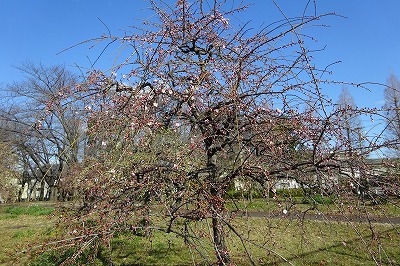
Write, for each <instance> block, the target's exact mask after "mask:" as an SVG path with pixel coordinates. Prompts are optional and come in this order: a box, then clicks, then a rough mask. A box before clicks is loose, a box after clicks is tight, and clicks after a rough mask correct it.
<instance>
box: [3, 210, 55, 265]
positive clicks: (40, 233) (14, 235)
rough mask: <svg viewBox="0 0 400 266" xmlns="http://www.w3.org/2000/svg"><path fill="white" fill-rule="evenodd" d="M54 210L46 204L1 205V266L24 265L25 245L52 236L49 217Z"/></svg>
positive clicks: (51, 223)
mask: <svg viewBox="0 0 400 266" xmlns="http://www.w3.org/2000/svg"><path fill="white" fill-rule="evenodd" d="M53 210H54V208H53V207H50V206H48V205H46V204H43V203H40V204H20V205H19V206H4V205H0V265H24V264H25V262H26V261H27V259H28V254H27V253H23V252H22V251H24V250H25V246H24V244H25V243H34V242H35V241H40V240H41V239H44V238H45V237H46V236H47V235H49V234H51V231H52V225H53V222H52V220H51V219H49V218H48V215H49V214H51V213H52V212H53Z"/></svg>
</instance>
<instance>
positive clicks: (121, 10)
mask: <svg viewBox="0 0 400 266" xmlns="http://www.w3.org/2000/svg"><path fill="white" fill-rule="evenodd" d="M166 1H167V2H172V1H168V0H166ZM249 2H251V3H254V5H253V6H252V7H251V8H250V9H249V10H248V13H247V14H248V15H247V16H246V19H248V20H251V21H252V22H251V25H252V26H254V27H256V26H258V25H259V24H262V23H264V24H269V23H271V22H273V21H275V20H276V19H280V18H282V16H281V15H280V13H279V11H278V10H277V9H276V7H275V6H274V4H273V3H272V1H270V0H250V1H249ZM276 2H277V3H278V4H279V5H280V7H281V8H282V10H283V11H284V12H285V13H286V14H287V15H288V16H295V15H297V16H298V15H301V14H302V11H303V9H304V6H305V3H306V2H307V1H306V0H292V1H290V0H276ZM146 6H148V3H147V2H146V1H145V0H130V1H128V0H114V1H111V0H96V1H94V0H35V1H33V0H0V23H1V24H0V25H1V27H0V36H2V40H3V41H1V42H0V51H1V52H0V86H1V85H5V84H7V83H9V82H11V81H14V80H18V79H20V78H21V75H20V74H19V72H18V70H16V69H14V68H13V67H12V66H13V65H14V66H15V65H18V64H20V63H21V62H22V61H24V60H31V61H33V62H41V63H43V64H45V65H52V64H66V65H67V66H69V65H71V66H72V65H74V64H78V65H80V66H90V62H89V61H90V60H91V61H93V60H94V59H95V58H96V56H97V55H98V51H99V50H96V48H95V49H89V47H88V46H87V45H86V46H85V45H83V46H79V47H77V48H74V49H71V50H68V51H66V52H63V53H61V54H59V55H57V53H58V52H60V51H62V50H63V49H65V48H68V47H70V46H72V45H74V44H77V43H79V42H81V41H84V40H87V39H90V38H94V37H99V36H101V35H102V34H106V33H107V29H106V28H105V27H104V25H103V24H102V23H101V22H100V21H99V20H98V18H100V19H101V20H102V21H103V22H104V23H105V24H106V25H107V26H108V27H109V28H110V30H111V32H112V33H113V34H121V33H122V31H121V29H127V28H128V27H129V25H132V24H133V23H138V21H137V19H138V18H143V17H146V16H149V14H148V13H147V12H146V9H145V7H146ZM317 11H318V12H319V13H326V12H337V13H338V14H340V15H343V16H346V17H347V18H340V17H330V18H328V19H326V20H324V23H325V24H328V25H330V27H329V28H314V29H313V30H312V31H311V32H310V33H311V34H312V35H313V36H314V37H315V38H316V39H318V42H317V43H315V45H316V46H317V47H320V48H322V47H324V46H326V48H325V51H323V52H321V53H319V54H318V55H317V57H316V59H315V63H316V64H317V65H319V66H321V67H324V66H326V65H328V64H330V63H332V62H335V61H338V60H340V61H342V63H341V64H337V65H335V66H333V67H331V68H330V70H332V71H333V72H334V74H333V75H331V76H330V77H329V78H331V79H335V80H343V81H354V82H364V81H371V82H378V83H385V82H386V78H387V76H388V75H389V73H390V72H393V73H395V74H397V75H400V51H399V47H400V34H399V33H400V19H399V18H398V15H399V14H400V1H399V0H350V1H349V0H335V1H333V0H317ZM99 48H100V47H99ZM87 57H89V58H90V59H88V58H87ZM111 59H112V58H110V57H109V58H105V60H109V61H110V60H111ZM98 67H102V65H101V64H100V65H99V66H98ZM370 89H371V92H367V91H364V90H360V89H351V93H352V94H353V97H354V98H355V100H356V103H357V105H359V106H369V107H373V106H380V105H382V101H383V88H380V87H377V86H371V87H370ZM338 93H339V92H338V90H337V89H335V90H333V91H332V92H331V93H330V95H331V96H332V97H333V98H335V97H336V96H337V94H338Z"/></svg>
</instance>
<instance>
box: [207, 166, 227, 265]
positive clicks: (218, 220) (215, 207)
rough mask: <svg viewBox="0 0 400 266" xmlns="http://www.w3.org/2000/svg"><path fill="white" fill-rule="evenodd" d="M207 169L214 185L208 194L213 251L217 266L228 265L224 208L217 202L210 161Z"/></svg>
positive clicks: (217, 185)
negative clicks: (210, 208)
mask: <svg viewBox="0 0 400 266" xmlns="http://www.w3.org/2000/svg"><path fill="white" fill-rule="evenodd" d="M208 167H209V169H210V180H213V183H214V186H213V187H212V188H211V191H210V192H211V195H212V203H211V204H212V231H213V241H214V249H215V253H216V256H217V259H218V262H217V265H219V266H223V265H229V264H230V261H231V259H230V256H229V252H228V248H227V246H226V243H225V234H224V225H223V222H222V219H223V210H224V206H223V203H221V201H220V200H219V199H220V196H221V195H219V193H220V192H219V190H218V189H217V188H218V187H219V182H218V180H217V179H218V178H217V171H216V165H215V163H214V162H212V161H211V160H208ZM221 204H222V205H221Z"/></svg>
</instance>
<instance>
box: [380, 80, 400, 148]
mask: <svg viewBox="0 0 400 266" xmlns="http://www.w3.org/2000/svg"><path fill="white" fill-rule="evenodd" d="M384 108H385V109H386V111H387V118H386V122H387V131H386V133H387V136H388V138H389V139H390V140H391V141H393V142H394V145H393V148H394V150H395V153H396V154H397V155H398V154H399V141H400V80H399V79H398V78H397V76H396V75H395V74H393V73H392V74H390V75H389V77H388V79H387V87H386V88H385V106H384Z"/></svg>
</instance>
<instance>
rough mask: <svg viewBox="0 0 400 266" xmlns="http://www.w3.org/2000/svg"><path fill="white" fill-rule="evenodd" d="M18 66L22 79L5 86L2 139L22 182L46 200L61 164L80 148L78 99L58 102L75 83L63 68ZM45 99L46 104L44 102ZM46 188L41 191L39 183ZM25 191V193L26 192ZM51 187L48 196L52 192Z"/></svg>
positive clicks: (73, 159) (71, 160) (69, 161)
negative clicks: (14, 159) (8, 145)
mask: <svg viewBox="0 0 400 266" xmlns="http://www.w3.org/2000/svg"><path fill="white" fill-rule="evenodd" d="M18 69H19V70H20V71H21V74H22V75H24V77H23V81H20V82H14V83H12V84H10V85H8V87H7V92H8V93H9V95H8V97H5V98H3V105H2V109H1V113H0V119H1V127H2V129H3V131H5V132H7V140H8V141H9V143H11V145H13V147H14V148H15V149H16V150H17V151H18V154H19V161H20V163H21V164H22V168H23V170H24V175H23V177H24V178H23V182H24V183H25V182H27V183H28V184H30V183H31V182H30V181H31V179H34V180H36V181H35V182H34V183H33V186H32V187H31V188H33V187H34V186H35V183H40V196H39V199H41V200H43V199H45V198H47V199H48V198H49V197H50V196H51V194H52V191H53V190H54V189H56V187H57V186H58V182H59V179H60V177H61V173H62V172H63V171H64V169H65V167H66V166H67V165H70V164H73V163H76V162H77V161H78V159H79V156H82V154H81V155H80V152H81V151H82V148H83V147H82V144H83V142H82V136H83V126H84V125H83V124H82V120H81V116H82V113H80V112H78V110H81V109H82V108H80V107H79V108H78V106H77V104H78V102H74V103H73V104H72V103H71V104H69V103H66V102H61V101H60V95H59V91H61V90H69V89H73V87H74V86H76V85H77V84H78V82H79V79H78V77H77V76H75V75H74V74H72V73H71V72H70V71H69V70H67V69H66V68H65V66H52V67H46V66H43V65H41V64H34V63H31V62H26V63H24V64H22V65H21V66H20V67H18ZM50 102H51V104H49V103H50ZM46 183H47V185H48V186H49V190H48V192H47V195H45V194H44V187H45V184H46ZM31 192H32V191H31V190H29V192H28V193H29V194H31ZM56 193H57V192H56V191H53V196H55V195H56Z"/></svg>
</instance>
